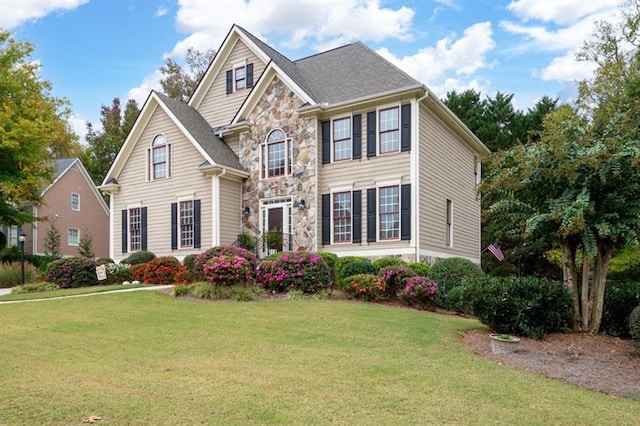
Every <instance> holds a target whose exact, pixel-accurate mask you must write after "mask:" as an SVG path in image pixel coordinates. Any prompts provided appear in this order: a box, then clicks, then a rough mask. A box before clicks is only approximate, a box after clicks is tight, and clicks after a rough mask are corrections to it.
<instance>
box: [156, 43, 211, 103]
mask: <svg viewBox="0 0 640 426" xmlns="http://www.w3.org/2000/svg"><path fill="white" fill-rule="evenodd" d="M215 55H216V52H215V50H213V49H209V50H207V51H206V52H201V51H199V50H196V49H194V48H193V47H190V48H188V49H187V55H186V58H185V67H182V66H181V65H180V64H178V63H177V62H176V61H175V60H174V59H173V58H167V59H166V60H165V61H164V65H162V67H161V68H160V72H162V75H163V78H162V80H160V85H161V86H162V91H163V92H164V93H165V94H166V95H167V96H169V97H170V98H173V99H177V100H179V101H183V102H187V101H188V100H189V98H190V97H191V95H192V94H193V91H194V90H195V89H196V86H197V85H198V83H199V82H200V79H202V76H203V75H204V73H205V72H206V71H207V68H208V67H209V64H210V63H211V61H213V58H214V57H215Z"/></svg>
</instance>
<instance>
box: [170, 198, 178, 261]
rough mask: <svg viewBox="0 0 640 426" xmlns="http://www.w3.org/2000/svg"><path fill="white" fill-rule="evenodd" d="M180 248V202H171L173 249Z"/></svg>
mask: <svg viewBox="0 0 640 426" xmlns="http://www.w3.org/2000/svg"><path fill="white" fill-rule="evenodd" d="M177 249H178V203H171V250H177Z"/></svg>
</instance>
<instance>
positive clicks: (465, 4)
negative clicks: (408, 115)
mask: <svg viewBox="0 0 640 426" xmlns="http://www.w3.org/2000/svg"><path fill="white" fill-rule="evenodd" d="M623 4H624V0H553V1H550V0H496V1H490V0H475V1H474V0H466V1H464V0H404V1H402V0H277V1H270V0H249V1H247V0H180V1H174V0H142V1H134V0H0V27H2V28H4V29H5V30H8V31H10V32H11V33H12V34H13V36H14V37H15V38H17V39H19V40H27V41H29V42H31V43H32V44H33V45H34V47H35V52H34V54H33V59H34V60H36V61H38V62H40V64H41V66H42V68H41V71H40V72H41V76H42V77H43V78H45V79H47V80H49V81H51V82H52V84H53V94H54V95H55V96H58V97H66V98H67V99H69V101H70V102H71V108H72V111H73V118H72V120H71V125H72V127H73V128H74V130H75V131H76V132H77V133H78V134H80V135H81V136H82V135H83V134H84V131H85V123H86V121H91V122H93V123H94V125H98V124H99V119H100V107H101V105H102V104H106V105H110V104H111V100H112V99H113V98H114V97H119V98H121V99H122V100H123V103H124V100H125V99H127V98H134V99H136V100H137V101H138V102H139V104H140V106H141V105H142V103H143V102H144V100H145V99H146V96H147V95H148V93H149V91H150V90H151V89H157V88H159V85H158V81H159V78H160V74H159V72H158V69H159V68H160V67H161V66H162V63H163V60H164V58H166V57H169V56H170V57H173V58H175V59H176V60H178V61H179V62H181V61H182V59H183V57H184V53H185V51H186V49H187V48H188V47H191V46H193V47H195V48H197V49H199V50H206V49H208V48H214V49H217V48H218V47H219V46H220V43H221V42H222V40H223V39H224V37H225V35H226V34H227V32H228V30H229V28H230V27H231V25H232V24H233V23H237V24H239V25H241V26H243V27H244V28H245V29H247V30H248V31H250V32H252V33H253V34H255V35H256V36H258V37H261V38H262V39H264V40H265V41H266V42H267V43H269V44H270V45H271V46H273V47H274V48H276V49H277V50H278V51H280V52H281V53H283V54H284V55H286V56H287V57H289V58H290V59H298V58H302V57H305V56H308V55H310V54H314V53H316V52H319V51H323V50H326V49H330V48H332V47H336V46H340V45H343V44H346V43H350V42H353V41H356V40H360V41H362V42H364V43H365V44H367V45H368V46H369V47H371V48H372V49H374V50H376V51H377V52H378V53H380V54H381V55H383V56H384V57H386V58H387V59H389V60H391V61H392V62H394V63H395V64H396V65H398V66H399V67H400V68H402V69H404V70H405V71H406V72H408V73H409V74H411V75H412V76H413V77H415V78H416V79H418V80H420V81H422V82H423V83H425V84H426V85H427V86H429V87H430V88H431V89H432V90H434V91H435V92H436V93H437V94H438V95H440V96H444V95H445V94H446V92H447V91H449V90H458V91H461V90H464V89H466V88H474V89H476V90H480V91H481V92H482V93H483V94H485V95H487V94H488V95H491V96H493V95H495V93H496V91H501V92H506V93H513V94H514V95H515V97H514V100H515V105H516V107H517V108H519V109H524V110H526V109H527V108H529V107H531V106H532V105H533V104H534V103H535V101H536V100H537V99H539V98H540V97H542V96H543V95H550V96H554V97H555V96H558V97H560V99H561V100H563V101H567V100H570V99H571V97H572V96H573V95H574V94H575V81H576V80H579V79H583V78H585V77H588V76H589V73H590V72H591V70H592V68H591V67H590V66H589V65H588V64H584V63H578V62H576V61H575V59H574V55H575V52H576V51H577V49H579V48H580V46H582V44H583V42H584V41H585V40H586V39H587V38H588V37H589V36H590V35H591V34H592V32H593V29H594V26H593V25H594V22H596V21H598V20H611V19H614V18H615V17H616V16H617V13H618V12H619V10H620V7H622V6H623Z"/></svg>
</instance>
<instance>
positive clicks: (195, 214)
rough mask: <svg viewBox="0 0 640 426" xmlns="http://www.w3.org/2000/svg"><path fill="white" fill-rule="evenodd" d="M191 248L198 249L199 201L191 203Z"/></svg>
mask: <svg viewBox="0 0 640 426" xmlns="http://www.w3.org/2000/svg"><path fill="white" fill-rule="evenodd" d="M193 248H200V200H194V201H193Z"/></svg>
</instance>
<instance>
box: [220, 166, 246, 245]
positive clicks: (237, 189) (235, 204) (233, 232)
mask: <svg viewBox="0 0 640 426" xmlns="http://www.w3.org/2000/svg"><path fill="white" fill-rule="evenodd" d="M241 216H242V183H241V182H238V181H232V180H229V179H220V243H221V244H231V243H233V242H234V241H235V240H236V239H237V238H238V234H239V233H240V230H241V227H242V223H241V221H242V218H241Z"/></svg>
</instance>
